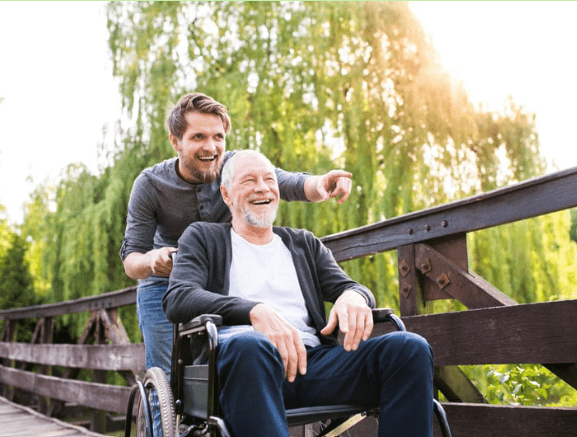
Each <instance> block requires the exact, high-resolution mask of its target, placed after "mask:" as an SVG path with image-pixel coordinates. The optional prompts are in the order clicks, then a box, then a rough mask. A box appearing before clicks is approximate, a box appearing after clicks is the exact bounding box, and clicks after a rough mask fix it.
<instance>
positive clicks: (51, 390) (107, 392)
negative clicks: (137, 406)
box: [0, 366, 130, 414]
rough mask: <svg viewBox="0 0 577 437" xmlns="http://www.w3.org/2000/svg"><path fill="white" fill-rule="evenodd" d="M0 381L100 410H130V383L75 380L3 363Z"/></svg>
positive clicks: (121, 412) (114, 411) (116, 411)
mask: <svg viewBox="0 0 577 437" xmlns="http://www.w3.org/2000/svg"><path fill="white" fill-rule="evenodd" d="M0 383H2V384H6V385H10V386H13V387H18V388H20V389H22V390H26V391H29V392H32V393H36V394H38V395H40V396H46V397H49V398H52V399H58V400H61V401H65V402H74V403H76V404H79V405H83V406H86V407H90V408H94V409H96V410H102V411H110V412H113V413H119V414H124V413H126V406H127V405H128V396H129V394H130V387H118V386H113V385H107V384H98V383H92V382H84V381H75V380H71V379H63V378H55V377H53V376H46V375H39V374H37V373H33V372H27V371H23V370H16V369H12V368H8V367H3V366H0Z"/></svg>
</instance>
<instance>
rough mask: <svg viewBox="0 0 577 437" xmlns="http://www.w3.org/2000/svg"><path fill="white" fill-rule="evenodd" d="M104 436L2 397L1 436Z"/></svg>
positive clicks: (0, 413)
mask: <svg viewBox="0 0 577 437" xmlns="http://www.w3.org/2000/svg"><path fill="white" fill-rule="evenodd" d="M88 436H89V437H103V435H102V434H97V433H94V432H91V431H89V430H87V429H86V428H83V427H81V426H75V425H72V424H69V423H65V422H62V421H61V420H58V419H54V418H51V417H47V416H45V415H43V414H40V413H38V412H36V411H34V410H32V409H31V408H28V407H24V406H22V405H18V404H15V403H13V402H10V401H8V400H7V399H6V398H3V397H0V437H88Z"/></svg>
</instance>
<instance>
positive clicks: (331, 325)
mask: <svg viewBox="0 0 577 437" xmlns="http://www.w3.org/2000/svg"><path fill="white" fill-rule="evenodd" d="M337 325H338V327H339V330H340V331H341V332H342V333H343V334H345V338H344V342H343V347H344V348H345V350H346V351H351V350H353V351H354V350H357V348H358V347H359V344H360V342H361V341H365V340H367V339H368V338H369V337H370V335H371V332H373V313H372V311H371V309H370V308H369V306H368V305H367V301H366V300H365V298H364V297H363V296H362V295H361V294H359V293H358V292H357V291H355V290H346V291H345V292H344V293H343V294H341V295H340V296H339V298H338V299H337V301H336V302H335V304H334V306H333V308H332V309H331V313H330V315H329V321H328V323H327V326H325V327H324V328H323V329H322V330H321V334H323V335H329V334H331V333H332V332H333V331H334V330H335V328H336V327H337Z"/></svg>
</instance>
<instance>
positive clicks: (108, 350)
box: [0, 342, 146, 371]
mask: <svg viewBox="0 0 577 437" xmlns="http://www.w3.org/2000/svg"><path fill="white" fill-rule="evenodd" d="M0 358H5V359H9V360H16V361H24V362H27V363H36V364H41V365H46V366H62V367H75V368H81V369H94V370H113V371H121V370H134V371H143V370H146V368H145V365H144V345H143V344H142V343H137V344H126V345H75V344H34V345H32V344H28V343H9V342H0Z"/></svg>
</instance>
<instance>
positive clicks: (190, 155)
mask: <svg viewBox="0 0 577 437" xmlns="http://www.w3.org/2000/svg"><path fill="white" fill-rule="evenodd" d="M185 119H186V122H187V125H188V126H187V128H186V131H185V132H184V134H183V135H182V139H181V140H179V139H178V138H176V137H175V136H174V135H172V134H171V135H170V142H171V143H172V147H173V148H174V150H175V151H176V153H178V170H179V172H180V175H181V176H182V177H183V178H184V179H185V180H186V181H188V182H193V183H205V184H206V183H210V182H212V181H214V180H216V179H217V178H218V176H219V174H220V169H221V167H222V160H223V156H224V150H225V147H226V140H225V136H226V134H225V130H224V127H223V124H222V120H221V119H220V118H219V117H218V116H216V115H213V114H203V113H200V112H189V113H188V114H186V116H185Z"/></svg>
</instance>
